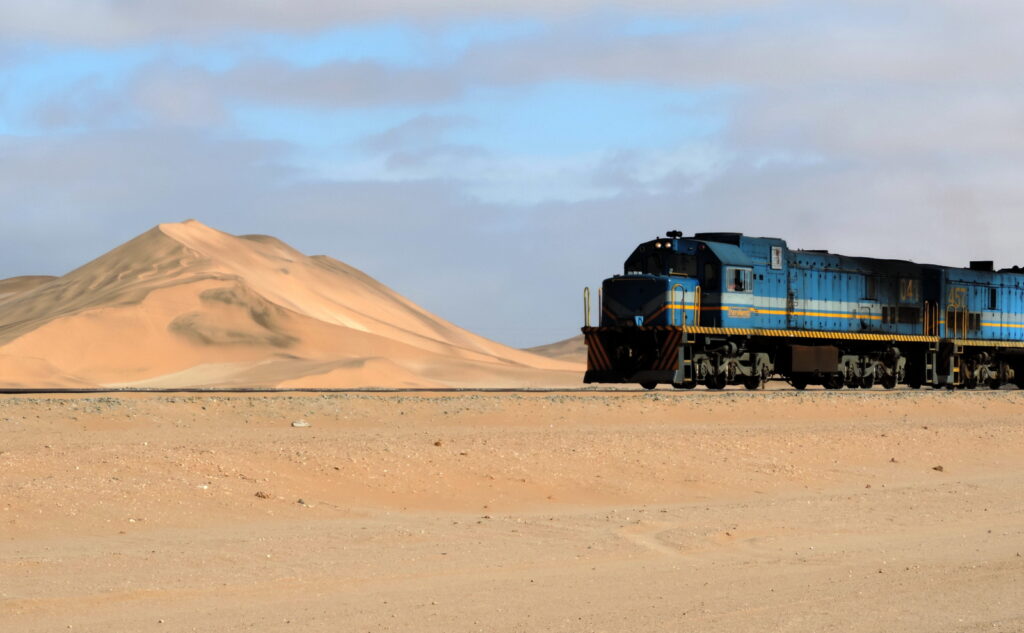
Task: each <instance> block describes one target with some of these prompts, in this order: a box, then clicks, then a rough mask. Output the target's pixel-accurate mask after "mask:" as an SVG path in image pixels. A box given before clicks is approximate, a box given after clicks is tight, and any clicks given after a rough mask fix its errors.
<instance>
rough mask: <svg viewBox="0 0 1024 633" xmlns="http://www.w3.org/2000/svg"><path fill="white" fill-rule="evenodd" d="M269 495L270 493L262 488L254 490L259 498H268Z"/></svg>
mask: <svg viewBox="0 0 1024 633" xmlns="http://www.w3.org/2000/svg"><path fill="white" fill-rule="evenodd" d="M271 496H272V495H271V494H270V493H269V492H265V491H263V490H257V491H256V497H257V498H259V499H270V498H271Z"/></svg>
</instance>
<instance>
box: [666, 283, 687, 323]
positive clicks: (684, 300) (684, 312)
mask: <svg viewBox="0 0 1024 633" xmlns="http://www.w3.org/2000/svg"><path fill="white" fill-rule="evenodd" d="M676 288H679V289H680V290H681V291H682V293H683V294H682V299H681V300H680V302H679V303H678V304H676ZM669 299H670V300H671V301H670V303H671V304H672V305H679V306H681V307H679V308H673V309H672V312H671V313H670V314H672V315H673V317H674V315H675V314H676V312H677V311H681V312H682V313H683V319H682V325H686V288H684V287H683V284H674V285H673V286H672V296H671V297H669ZM672 320H673V323H670V325H676V323H674V321H675V318H673V319H672Z"/></svg>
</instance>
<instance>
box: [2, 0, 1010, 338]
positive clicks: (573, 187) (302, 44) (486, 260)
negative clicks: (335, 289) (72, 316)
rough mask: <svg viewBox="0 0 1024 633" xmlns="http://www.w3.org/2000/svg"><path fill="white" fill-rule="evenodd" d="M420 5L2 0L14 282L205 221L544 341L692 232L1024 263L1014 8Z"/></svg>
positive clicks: (452, 315) (560, 334) (6, 249)
mask: <svg viewBox="0 0 1024 633" xmlns="http://www.w3.org/2000/svg"><path fill="white" fill-rule="evenodd" d="M243 6H244V8H245V10H244V11H243V10H241V8H242V7H243ZM410 6H411V5H408V4H407V3H404V2H398V1H396V0H379V1H378V2H374V3H359V2H355V3H333V2H326V1H321V0H303V1H301V2H296V3H261V4H259V5H248V4H247V5H243V4H239V3H237V2H236V1H235V0H202V1H200V0H183V1H182V2H181V3H178V4H175V5H174V10H173V11H172V10H168V9H167V5H161V4H159V3H148V4H138V5H132V4H130V3H121V2H114V1H113V0H89V1H88V2H75V1H72V0H53V1H52V2H49V3H34V2H30V1H28V0H26V1H24V2H20V1H18V0H16V1H15V2H12V3H6V4H5V5H4V6H2V7H0V166H2V167H3V169H2V170H0V247H2V248H0V277H6V276H13V275H21V274H61V273H63V272H66V271H68V270H70V269H72V268H74V267H76V266H77V265H80V264H81V263H83V262H84V261H86V260H88V259H90V258H91V257H94V256H96V255H98V254H100V253H102V252H104V251H105V250H107V249H109V248H111V247H113V246H115V245H116V244H118V243H119V242H121V241H124V240H126V239H129V238H131V237H132V236H134V235H136V234H138V233H141V232H143V231H145V230H147V229H148V228H149V227H151V226H152V225H154V224H156V223H159V222H164V221H175V220H181V219H185V218H188V217H195V218H197V219H200V220H203V221H205V222H207V223H208V224H211V225H212V226H215V227H217V228H220V229H223V230H227V231H230V232H236V233H253V232H264V233H271V234H274V235H277V236H278V237H281V238H282V239H284V240H286V241H288V242H290V243H292V244H294V245H295V246H296V247H298V248H300V249H302V250H304V251H306V252H311V253H312V252H317V253H326V254H329V255H332V256H334V257H337V258H338V259H341V260H344V261H346V262H348V263H350V264H353V265H355V266H358V267H360V268H362V269H364V270H365V271H366V272H367V273H369V274H371V275H373V276H376V277H378V278H379V279H381V280H382V281H384V282H385V283H387V284H389V285H391V286H392V287H394V288H395V289H396V290H398V291H399V292H402V293H403V294H406V295H407V296H409V297H410V298H412V299H413V300H415V301H417V302H419V303H421V304H423V305H424V306H426V307H427V308H429V309H431V310H433V311H435V312H437V313H439V314H441V315H442V316H444V317H446V318H448V319H451V320H453V321H455V322H457V323H459V324H460V325H463V326H466V327H468V328H470V329H473V330H476V331H478V332H480V333H482V334H484V335H487V336H490V337H493V338H497V339H499V340H502V341H503V342H506V343H511V344H514V345H530V344H539V343H543V342H547V341H551V340H556V339H559V338H564V337H567V336H570V335H571V334H572V333H573V331H574V330H575V328H576V327H577V326H578V325H579V323H578V321H579V314H578V312H579V310H578V304H579V300H578V299H579V291H580V288H581V287H582V286H583V285H585V284H590V285H595V284H596V283H599V281H600V279H601V278H602V277H605V276H607V275H609V274H611V273H613V272H615V271H616V269H617V268H618V267H619V266H620V265H621V262H622V260H623V259H625V257H626V256H627V255H628V253H629V250H630V249H631V248H632V246H633V245H634V244H635V243H637V242H639V241H642V240H646V239H649V238H651V237H653V236H654V235H655V234H658V233H663V232H664V231H666V230H669V229H673V228H680V229H682V230H684V231H688V232H689V231H694V230H705V229H710V230H740V231H746V232H750V233H762V234H774V235H778V236H780V237H784V238H787V239H789V240H790V241H791V242H792V243H793V244H794V245H795V246H801V247H808V248H832V249H834V250H839V251H845V252H850V253H852V254H865V255H877V256H883V257H908V258H917V259H922V260H928V261H940V262H943V263H954V264H955V263H959V261H960V260H964V261H966V260H967V259H969V258H973V259H986V258H994V259H996V260H1004V261H1002V262H1001V263H1006V264H1011V263H1017V264H1020V263H1024V262H1020V261H1015V260H1013V258H1014V257H1016V252H1017V244H1016V239H1015V237H1013V236H1014V235H1015V233H1014V231H1016V230H1017V229H1018V228H1024V222H1020V221H1019V220H1016V219H1015V218H1016V217H1017V216H1018V215H1019V212H1018V209H1019V208H1021V203H1024V191H1022V189H1024V186H1022V185H1021V184H1020V183H1019V182H1018V181H1019V178H1018V177H1017V171H1018V169H1019V164H1020V159H1021V158H1024V156H1020V154H1021V153H1024V146H1022V145H1021V144H1020V143H1019V138H1020V133H1021V131H1022V127H1021V126H1022V123H1021V121H1024V115H1022V111H1021V105H1020V104H1021V103H1022V102H1024V101H1022V99H1021V97H1022V96H1024V95H1022V94H1021V93H1022V88H1021V87H1020V82H1019V77H1018V75H1019V68H1020V67H1021V66H1020V62H1021V61H1024V60H1022V59H1021V57H1024V52H1022V47H1021V46H1020V44H1019V42H1018V39H1019V38H1018V36H1017V33H1016V29H1015V28H1013V25H1014V24H1017V23H1019V19H1020V18H1021V17H1024V15H1022V14H1024V9H1021V8H1020V6H1019V3H1013V2H1008V1H1002V0H986V1H982V2H979V3H972V4H971V6H970V7H966V6H964V5H963V4H961V3H957V2H953V1H952V0H935V1H931V2H925V1H923V0H922V1H908V0H894V1H891V2H884V3H883V2H852V1H851V2H834V3H828V4H827V5H823V4H821V3H816V2H810V1H807V0H805V1H799V0H797V1H787V2H781V1H780V2H773V1H771V0H728V1H726V2H711V1H710V0H707V1H701V0H694V1H688V2H667V1H662V0H641V1H639V2H631V3H615V2H611V3H609V2H600V3H598V2H590V1H588V0H573V1H571V2H566V3H562V4H559V5H557V6H556V5H553V4H551V3H542V2H535V1H533V0H524V1H520V2H511V1H505V0H500V1H496V2H493V3H488V4H486V5H483V4H480V3H468V2H461V1H459V0H445V1H443V2H442V1H438V2H436V3H429V4H424V5H417V8H415V9H412V8H410ZM922 218H925V219H926V220H924V221H922ZM936 218H941V221H935V219H936ZM1018 223H1020V226H1018ZM395 227H408V228H407V229H406V230H403V231H399V233H398V234H397V235H396V234H395ZM996 227H1001V228H996ZM908 232H912V233H913V235H915V236H917V237H919V238H920V239H912V240H910V239H907V233H908ZM382 243H388V244H399V245H401V248H402V253H403V256H404V257H402V258H396V257H395V254H394V251H393V250H389V249H381V248H380V244H382ZM408 259H411V260H412V261H415V262H417V264H418V265H417V266H414V267H410V266H409V265H408ZM481 296H483V297H484V298H486V301H484V302H481V301H480V300H479V299H480V298H481ZM524 297H529V298H530V300H524Z"/></svg>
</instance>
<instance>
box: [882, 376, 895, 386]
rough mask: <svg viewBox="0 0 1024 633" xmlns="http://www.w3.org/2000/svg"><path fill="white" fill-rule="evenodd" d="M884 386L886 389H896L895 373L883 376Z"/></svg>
mask: <svg viewBox="0 0 1024 633" xmlns="http://www.w3.org/2000/svg"><path fill="white" fill-rule="evenodd" d="M882 386H883V387H885V388H886V389H895V388H896V375H895V374H893V375H891V376H883V377H882Z"/></svg>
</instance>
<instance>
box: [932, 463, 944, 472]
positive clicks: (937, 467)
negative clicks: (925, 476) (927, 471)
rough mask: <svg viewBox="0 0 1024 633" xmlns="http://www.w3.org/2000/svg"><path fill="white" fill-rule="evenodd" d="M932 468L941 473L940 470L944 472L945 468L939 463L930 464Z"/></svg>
mask: <svg viewBox="0 0 1024 633" xmlns="http://www.w3.org/2000/svg"><path fill="white" fill-rule="evenodd" d="M932 470H936V471H938V472H940V473H941V472H944V471H945V470H946V469H945V468H943V467H942V465H941V464H940V465H938V466H932Z"/></svg>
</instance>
